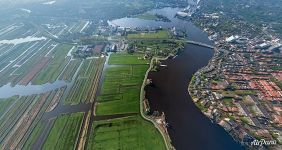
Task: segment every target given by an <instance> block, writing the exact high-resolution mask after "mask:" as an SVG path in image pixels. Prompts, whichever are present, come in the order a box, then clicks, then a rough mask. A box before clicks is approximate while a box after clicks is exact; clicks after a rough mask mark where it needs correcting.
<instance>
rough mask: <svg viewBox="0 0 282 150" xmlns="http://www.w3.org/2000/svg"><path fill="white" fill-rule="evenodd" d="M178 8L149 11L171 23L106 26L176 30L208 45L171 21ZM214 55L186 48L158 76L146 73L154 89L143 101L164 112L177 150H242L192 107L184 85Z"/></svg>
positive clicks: (127, 21)
mask: <svg viewBox="0 0 282 150" xmlns="http://www.w3.org/2000/svg"><path fill="white" fill-rule="evenodd" d="M179 10H180V9H179V8H164V9H159V10H152V11H150V12H152V13H158V14H162V15H164V16H166V17H168V18H169V19H170V20H171V22H168V23H167V22H160V21H153V20H143V19H137V18H122V19H118V20H114V21H111V22H109V23H110V24H111V25H118V26H122V27H131V28H158V27H159V26H162V27H163V28H172V27H176V29H177V30H178V31H182V32H186V33H187V34H188V39H189V40H193V41H198V42H203V43H206V44H212V42H211V41H209V39H208V37H207V35H206V34H205V33H204V32H202V31H201V30H200V29H199V28H197V27H195V26H194V25H193V24H192V23H191V22H189V21H184V20H181V19H178V18H175V17H174V16H175V13H176V12H177V11H179ZM213 53H214V51H213V50H212V49H208V48H204V47H200V46H196V45H191V44H188V45H186V46H185V48H184V50H183V51H182V52H180V53H179V55H178V56H177V57H175V58H174V59H168V60H165V61H162V64H164V65H167V67H165V68H163V69H161V70H160V71H159V72H150V73H149V76H148V78H150V79H152V80H153V83H154V86H147V87H146V98H148V99H149V103H150V106H151V109H152V111H154V110H157V111H159V112H164V113H165V115H166V120H167V122H168V123H169V124H170V125H171V128H170V129H168V132H169V135H170V137H171V140H172V144H173V146H174V147H175V148H176V149H177V150H189V149H191V150H238V149H243V148H242V147H241V146H240V145H239V144H238V143H236V142H235V141H234V140H233V139H232V137H231V136H229V135H228V133H227V132H225V130H224V129H223V128H222V127H220V126H219V125H217V124H214V123H212V122H211V121H210V120H209V119H208V118H207V117H206V116H205V115H204V114H202V112H201V111H200V110H199V109H198V108H197V107H196V106H195V104H194V103H193V101H192V99H191V97H190V95H189V93H188V90H187V89H188V84H189V82H190V80H191V77H192V75H193V74H194V73H195V72H196V71H197V70H198V69H200V68H201V67H204V66H205V65H207V64H208V62H209V60H210V59H211V58H212V56H213Z"/></svg>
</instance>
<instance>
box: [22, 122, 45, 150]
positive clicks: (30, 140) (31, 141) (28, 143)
mask: <svg viewBox="0 0 282 150" xmlns="http://www.w3.org/2000/svg"><path fill="white" fill-rule="evenodd" d="M44 126H45V125H44V124H43V123H42V122H39V123H38V124H37V125H36V127H35V128H34V129H33V131H32V133H31V135H30V136H29V137H28V139H27V141H26V142H25V143H24V146H23V149H24V150H29V149H32V144H34V143H35V141H36V140H37V139H38V137H39V136H40V133H41V131H42V130H43V128H44Z"/></svg>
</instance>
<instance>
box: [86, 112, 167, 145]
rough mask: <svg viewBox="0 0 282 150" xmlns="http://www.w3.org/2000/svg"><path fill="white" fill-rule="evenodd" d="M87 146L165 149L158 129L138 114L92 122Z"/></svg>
mask: <svg viewBox="0 0 282 150" xmlns="http://www.w3.org/2000/svg"><path fill="white" fill-rule="evenodd" d="M87 148H88V149H89V150H90V149H100V150H114V149H122V150H124V149H134V150H147V149H151V150H165V149H166V148H165V144H164V140H163V138H162V136H161V134H160V133H159V131H158V130H157V129H156V128H155V127H154V126H153V125H152V124H151V123H149V122H147V121H144V120H142V118H141V117H140V116H132V117H128V118H122V119H115V120H111V121H99V122H94V124H93V127H92V132H91V135H90V137H89V140H88V146H87Z"/></svg>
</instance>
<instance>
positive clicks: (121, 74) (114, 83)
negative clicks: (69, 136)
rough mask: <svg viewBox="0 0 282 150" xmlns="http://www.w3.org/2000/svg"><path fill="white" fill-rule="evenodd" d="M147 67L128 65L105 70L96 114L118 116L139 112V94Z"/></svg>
mask: <svg viewBox="0 0 282 150" xmlns="http://www.w3.org/2000/svg"><path fill="white" fill-rule="evenodd" d="M147 69H148V65H136V66H134V65H128V66H121V67H112V68H108V69H107V70H106V75H105V80H104V82H103V85H102V90H101V95H100V96H99V97H98V102H99V103H98V106H97V112H96V113H97V114H98V115H106V114H120V113H130V112H138V111H139V93H140V87H141V84H142V82H143V79H144V74H145V72H146V71H147Z"/></svg>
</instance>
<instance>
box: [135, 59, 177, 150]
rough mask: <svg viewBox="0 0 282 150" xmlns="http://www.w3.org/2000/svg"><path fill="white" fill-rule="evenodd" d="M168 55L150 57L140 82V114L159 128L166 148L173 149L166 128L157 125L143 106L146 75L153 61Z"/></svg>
mask: <svg viewBox="0 0 282 150" xmlns="http://www.w3.org/2000/svg"><path fill="white" fill-rule="evenodd" d="M169 57H170V56H168V57H166V58H158V57H154V58H152V59H151V63H150V67H149V69H148V70H147V71H146V74H145V77H144V80H143V84H142V87H141V92H140V114H141V116H142V117H143V118H144V119H145V120H147V121H150V122H151V123H153V124H154V126H155V127H156V128H157V129H158V130H159V132H160V133H161V134H162V136H163V139H164V141H165V145H166V148H167V150H174V149H175V148H174V147H173V145H172V144H171V139H170V137H169V134H168V133H167V132H165V131H167V130H163V128H162V127H161V125H159V124H158V123H157V122H156V121H155V120H154V119H153V118H151V117H149V116H147V115H146V112H145V109H144V107H143V101H144V99H146V98H145V95H146V94H145V86H146V85H147V80H148V75H149V72H150V71H152V69H153V67H154V63H153V62H154V61H155V60H157V61H161V60H166V59H168V58H169Z"/></svg>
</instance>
